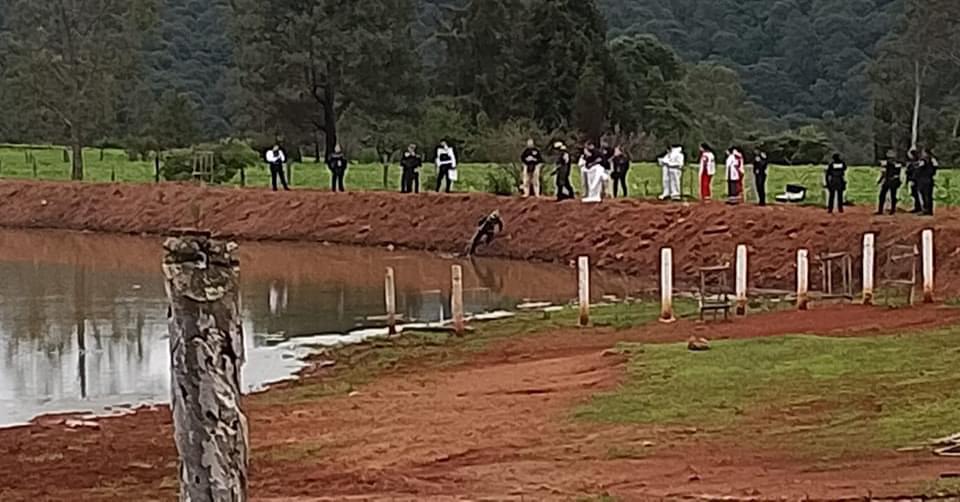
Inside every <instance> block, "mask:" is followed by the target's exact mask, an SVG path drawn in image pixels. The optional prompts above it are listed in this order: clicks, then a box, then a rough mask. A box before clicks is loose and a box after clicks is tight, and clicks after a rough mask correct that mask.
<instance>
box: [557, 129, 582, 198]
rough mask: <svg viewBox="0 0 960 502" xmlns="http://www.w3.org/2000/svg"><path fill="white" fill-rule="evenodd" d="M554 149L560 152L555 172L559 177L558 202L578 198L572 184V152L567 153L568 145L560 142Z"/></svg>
mask: <svg viewBox="0 0 960 502" xmlns="http://www.w3.org/2000/svg"><path fill="white" fill-rule="evenodd" d="M553 147H554V149H556V150H557V152H559V155H558V156H557V168H556V169H555V170H554V174H555V175H556V176H557V200H558V201H562V200H567V199H572V198H574V197H576V196H577V194H576V193H575V192H574V191H573V185H571V184H570V168H571V166H572V163H573V159H572V158H571V157H570V152H568V151H567V145H565V144H563V143H562V142H560V141H558V142H557V143H556V144H554V145H553Z"/></svg>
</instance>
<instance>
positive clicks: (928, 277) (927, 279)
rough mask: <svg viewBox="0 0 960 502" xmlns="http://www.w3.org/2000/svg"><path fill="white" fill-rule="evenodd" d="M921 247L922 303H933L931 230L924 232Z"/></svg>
mask: <svg viewBox="0 0 960 502" xmlns="http://www.w3.org/2000/svg"><path fill="white" fill-rule="evenodd" d="M921 240H922V247H923V303H933V230H924V231H923V234H922V239H921Z"/></svg>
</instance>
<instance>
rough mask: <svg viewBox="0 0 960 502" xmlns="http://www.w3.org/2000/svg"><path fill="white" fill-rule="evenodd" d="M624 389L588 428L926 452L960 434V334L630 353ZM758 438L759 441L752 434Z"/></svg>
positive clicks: (592, 409)
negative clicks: (695, 430) (696, 431)
mask: <svg viewBox="0 0 960 502" xmlns="http://www.w3.org/2000/svg"><path fill="white" fill-rule="evenodd" d="M622 348H623V349H624V350H625V351H628V352H629V353H630V354H631V356H632V357H631V362H630V365H629V380H628V382H627V383H626V384H625V385H623V386H622V387H621V388H619V389H618V390H617V391H615V392H612V393H609V394H605V395H601V396H598V397H596V398H595V399H594V400H593V401H592V402H591V403H589V404H588V405H585V406H583V407H581V408H580V409H578V410H577V411H576V413H575V414H576V417H578V418H580V419H583V420H591V421H601V422H614V423H635V424H648V425H661V426H662V425H667V426H674V425H675V426H696V427H700V428H706V429H707V430H708V431H712V432H719V433H730V434H737V435H738V436H737V437H739V438H741V439H742V438H744V437H745V436H741V434H742V431H750V434H749V437H750V439H749V440H750V441H756V442H762V443H770V442H775V443H777V444H783V443H784V442H786V443H788V444H791V445H794V446H797V447H798V448H800V449H802V450H805V451H809V452H816V453H820V454H823V455H837V454H843V453H845V452H852V451H864V450H871V449H877V448H896V447H902V446H910V445H919V444H925V442H926V441H928V440H929V439H931V438H934V437H939V436H944V435H947V434H952V433H955V432H958V431H960V425H958V424H960V395H957V393H956V388H957V386H958V385H960V372H957V371H956V360H957V357H958V356H960V328H958V327H953V328H949V329H943V330H938V331H934V332H927V333H918V334H911V335H904V336H891V337H874V338H850V339H839V338H824V337H814V336H788V337H778V338H765V339H752V340H736V341H721V342H715V343H714V344H713V348H712V350H710V351H709V352H702V353H692V352H689V351H688V350H687V349H686V347H685V346H683V345H679V344H673V345H642V346H639V345H624V346H623V347H622ZM755 430H756V431H759V434H756V433H755Z"/></svg>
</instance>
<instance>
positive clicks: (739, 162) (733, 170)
mask: <svg viewBox="0 0 960 502" xmlns="http://www.w3.org/2000/svg"><path fill="white" fill-rule="evenodd" d="M726 166H727V203H729V204H738V203H740V201H741V200H742V198H743V194H742V193H740V190H741V188H742V187H743V156H741V155H739V152H738V151H737V149H736V148H734V147H730V148H728V149H727V162H726Z"/></svg>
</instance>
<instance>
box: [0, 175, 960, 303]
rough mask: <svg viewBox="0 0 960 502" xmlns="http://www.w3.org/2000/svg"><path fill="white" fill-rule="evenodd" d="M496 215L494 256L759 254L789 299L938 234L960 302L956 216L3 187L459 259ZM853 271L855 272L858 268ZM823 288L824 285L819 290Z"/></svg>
mask: <svg viewBox="0 0 960 502" xmlns="http://www.w3.org/2000/svg"><path fill="white" fill-rule="evenodd" d="M494 209H499V210H500V211H501V213H502V214H503V217H504V220H505V222H506V226H507V230H506V234H505V235H504V236H502V238H500V239H499V240H498V241H497V242H496V243H495V244H494V245H493V246H492V247H490V248H487V249H485V250H483V253H484V254H485V255H488V256H497V257H502V258H512V259H521V260H540V261H547V262H556V263H560V264H564V265H565V266H566V265H569V264H571V263H572V262H573V261H574V260H575V258H576V257H577V256H579V255H589V256H590V257H591V258H592V260H593V263H594V264H595V265H597V266H599V267H602V268H605V269H609V270H616V271H622V272H626V273H630V274H634V275H638V276H647V275H650V276H653V275H654V274H656V270H657V267H658V263H659V257H658V256H659V249H660V247H662V246H672V247H673V248H674V254H675V260H676V262H677V266H676V268H677V270H678V272H677V275H678V280H679V281H681V282H682V281H691V280H692V279H694V277H695V275H696V269H697V268H698V267H699V266H701V265H714V264H717V263H720V262H723V261H727V260H729V259H731V258H732V256H733V254H734V248H735V246H736V244H738V243H746V244H747V245H748V246H749V248H750V251H751V266H750V270H751V284H752V285H753V286H754V287H762V288H770V287H784V288H789V287H791V286H792V281H793V274H794V256H795V252H796V250H797V249H798V248H801V247H807V248H809V249H810V251H811V254H812V255H814V256H815V255H816V254H817V253H820V252H827V251H830V252H834V251H850V252H853V253H854V254H855V256H859V254H860V251H859V250H860V240H861V235H862V234H863V233H864V232H868V231H874V232H877V235H878V252H877V254H878V257H879V259H880V261H881V262H882V261H883V257H884V255H885V250H886V249H887V248H888V247H889V245H890V244H892V243H910V244H914V243H917V242H918V240H919V232H920V231H921V230H922V229H924V228H934V229H935V230H936V231H937V263H938V276H939V277H938V279H939V288H940V290H941V291H942V292H944V293H950V294H952V293H955V292H957V291H960V281H956V280H954V279H960V211H958V210H955V209H948V210H944V211H940V214H938V216H937V217H936V219H928V218H920V217H914V216H911V215H899V216H897V217H890V216H879V217H877V216H873V214H872V208H867V207H863V208H853V209H851V210H850V211H848V212H847V213H846V214H844V215H837V216H831V215H828V214H826V212H825V211H823V210H820V209H817V208H810V207H767V208H759V207H754V206H744V207H729V206H727V205H725V204H721V203H713V204H706V205H704V204H689V205H670V204H658V203H650V202H641V201H635V200H617V201H613V202H607V203H604V204H600V205H584V204H582V203H580V202H576V201H571V202H566V203H562V204H557V203H554V202H553V201H550V200H537V201H534V200H523V199H519V198H503V197H494V196H491V195H485V194H456V195H438V194H420V195H402V194H396V193H379V192H358V193H348V194H333V193H329V192H320V191H308V190H303V191H294V192H290V193H273V192H269V191H266V190H260V189H233V188H203V187H198V186H194V185H188V184H160V185H135V184H80V183H42V182H0V226H6V227H15V228H51V229H71V230H88V231H99V232H118V233H135V234H140V233H148V234H158V233H163V232H165V231H167V230H169V229H171V228H175V227H185V226H195V225H196V224H197V215H199V217H200V224H201V225H202V226H204V227H206V228H210V229H214V230H215V231H217V232H219V233H221V234H224V235H228V236H233V237H237V238H242V239H246V240H297V241H325V242H331V243H340V244H350V245H360V246H383V247H386V246H390V245H393V246H398V247H404V248H410V249H418V250H428V251H442V252H447V253H458V252H461V251H462V250H463V249H464V247H465V245H466V243H467V241H468V240H469V239H470V237H471V236H472V234H473V231H474V229H475V227H474V225H475V224H476V222H477V221H478V220H479V219H480V218H481V217H482V216H483V215H485V214H487V213H489V212H491V211H493V210H494ZM855 261H856V260H855ZM812 283H813V284H817V280H816V278H814V280H813V281H812Z"/></svg>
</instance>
